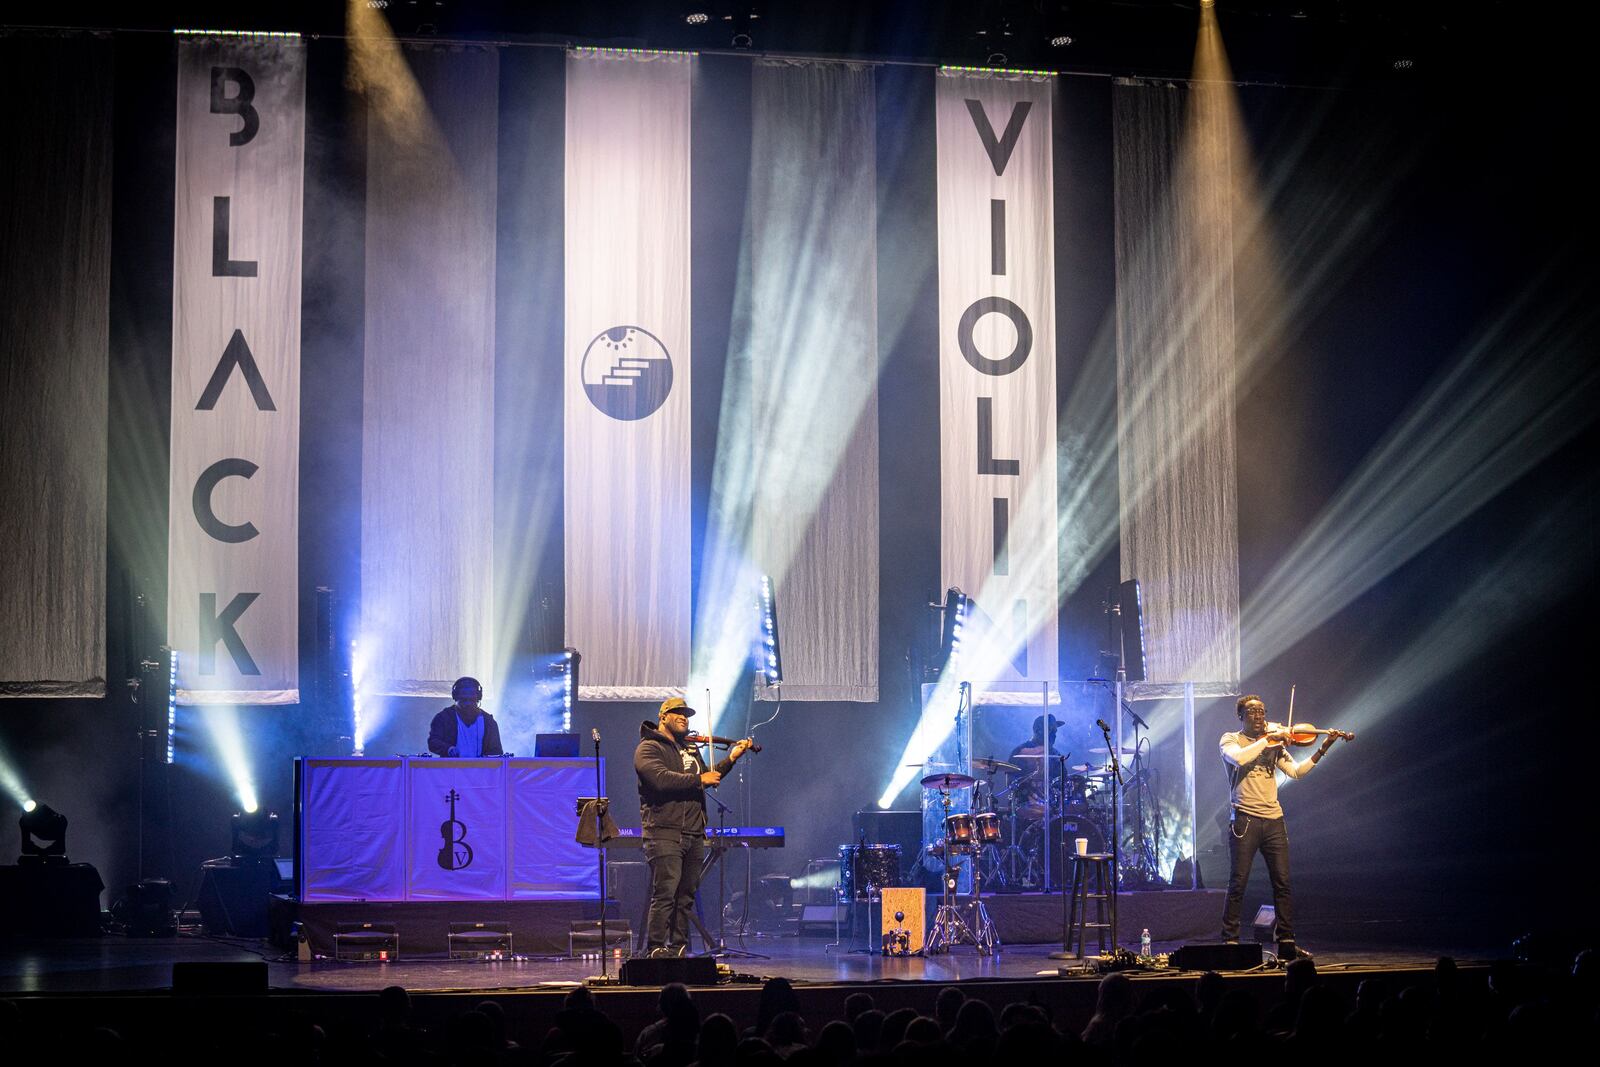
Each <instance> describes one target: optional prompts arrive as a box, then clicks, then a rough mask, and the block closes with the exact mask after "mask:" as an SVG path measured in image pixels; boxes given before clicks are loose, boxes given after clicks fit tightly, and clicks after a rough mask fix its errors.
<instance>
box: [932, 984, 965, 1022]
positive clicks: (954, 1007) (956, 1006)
mask: <svg viewBox="0 0 1600 1067" xmlns="http://www.w3.org/2000/svg"><path fill="white" fill-rule="evenodd" d="M966 1001H967V995H966V994H965V993H963V992H961V990H959V989H957V988H956V987H955V986H953V985H947V986H945V987H944V988H943V989H941V990H939V997H938V999H937V1000H935V1001H934V1002H933V1015H934V1018H935V1019H937V1020H938V1021H939V1028H940V1029H941V1030H944V1031H945V1032H946V1033H948V1032H949V1031H950V1030H952V1029H954V1028H955V1025H956V1015H957V1014H959V1013H960V1011H961V1005H963V1004H965V1003H966Z"/></svg>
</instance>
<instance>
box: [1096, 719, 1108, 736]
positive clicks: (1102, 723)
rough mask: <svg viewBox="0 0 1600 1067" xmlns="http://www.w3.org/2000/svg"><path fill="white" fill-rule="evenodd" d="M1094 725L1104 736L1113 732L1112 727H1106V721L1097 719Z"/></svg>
mask: <svg viewBox="0 0 1600 1067" xmlns="http://www.w3.org/2000/svg"><path fill="white" fill-rule="evenodd" d="M1094 724H1095V725H1096V726H1098V727H1100V732H1101V733H1103V734H1109V733H1110V732H1111V727H1109V726H1107V725H1106V721H1105V720H1104V719H1096V720H1095V721H1094Z"/></svg>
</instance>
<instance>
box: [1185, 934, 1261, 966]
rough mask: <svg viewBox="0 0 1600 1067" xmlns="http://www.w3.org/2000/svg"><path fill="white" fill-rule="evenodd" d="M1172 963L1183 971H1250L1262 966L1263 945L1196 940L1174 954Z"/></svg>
mask: <svg viewBox="0 0 1600 1067" xmlns="http://www.w3.org/2000/svg"><path fill="white" fill-rule="evenodd" d="M1172 965H1173V966H1174V967H1176V968H1178V969H1179V970H1183V971H1248V970H1251V969H1252V968H1255V967H1259V966H1261V946H1260V945H1258V944H1255V943H1254V942H1249V941H1247V942H1244V943H1241V944H1237V945H1230V944H1228V943H1226V942H1223V941H1194V942H1190V943H1189V944H1187V945H1184V946H1183V947H1182V948H1180V949H1179V950H1178V951H1176V952H1174V953H1173V954H1172Z"/></svg>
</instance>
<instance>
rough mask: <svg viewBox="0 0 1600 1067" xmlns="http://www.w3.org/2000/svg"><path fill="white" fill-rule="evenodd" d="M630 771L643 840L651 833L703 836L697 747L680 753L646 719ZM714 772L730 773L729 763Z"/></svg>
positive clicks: (703, 796)
mask: <svg viewBox="0 0 1600 1067" xmlns="http://www.w3.org/2000/svg"><path fill="white" fill-rule="evenodd" d="M682 752H688V753H689V755H690V756H691V757H692V758H693V760H694V765H695V769H694V770H693V771H686V770H684V769H683V757H682V756H681V755H680V753H682ZM633 769H634V771H635V772H636V773H637V774H638V775H639V828H640V831H641V833H642V834H643V836H645V837H654V836H656V834H655V833H653V831H669V832H670V831H674V830H676V831H680V832H683V833H696V834H698V833H704V832H705V828H706V791H705V786H703V785H701V784H700V775H701V774H703V773H704V772H705V769H706V764H705V760H703V759H702V758H701V757H700V750H699V749H698V748H697V747H695V746H693V745H691V746H689V748H687V749H680V748H679V747H678V744H677V742H675V741H673V740H672V737H671V736H670V735H668V734H667V733H666V732H665V731H663V730H661V729H659V728H658V727H657V725H656V724H655V723H653V722H651V721H650V720H648V719H646V720H645V721H644V722H642V723H640V724H639V747H638V748H636V749H634V750H633ZM715 769H716V770H717V771H718V772H719V773H721V774H727V773H728V772H729V771H730V770H732V769H733V760H732V759H731V758H729V759H724V760H723V761H722V762H721V763H719V764H717V766H716V768H715Z"/></svg>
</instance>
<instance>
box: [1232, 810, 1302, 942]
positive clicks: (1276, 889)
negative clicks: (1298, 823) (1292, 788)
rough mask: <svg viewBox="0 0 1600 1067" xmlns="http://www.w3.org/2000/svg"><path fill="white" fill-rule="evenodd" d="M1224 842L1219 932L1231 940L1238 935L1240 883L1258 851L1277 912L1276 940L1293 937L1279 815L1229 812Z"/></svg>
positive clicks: (1285, 851)
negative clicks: (1225, 887)
mask: <svg viewBox="0 0 1600 1067" xmlns="http://www.w3.org/2000/svg"><path fill="white" fill-rule="evenodd" d="M1222 832H1223V833H1224V834H1226V835H1227V845H1228V903H1227V905H1226V906H1225V907H1224V908H1223V910H1222V936H1223V938H1224V939H1225V940H1228V941H1232V940H1235V939H1236V938H1238V936H1239V907H1240V905H1241V903H1243V901H1244V887H1245V885H1246V884H1247V883H1248V882H1249V881H1250V865H1251V864H1252V863H1254V862H1255V858H1256V853H1257V852H1260V853H1261V855H1262V857H1263V858H1264V859H1265V860H1266V861H1267V878H1268V879H1270V880H1271V882H1272V906H1273V907H1274V908H1275V909H1276V910H1277V913H1278V940H1279V941H1293V940H1294V899H1293V898H1292V897H1291V896H1290V895H1289V830H1288V828H1287V827H1286V826H1284V824H1283V820H1282V819H1263V818H1261V817H1260V816H1258V815H1246V814H1245V813H1244V812H1242V811H1235V812H1234V813H1233V822H1232V823H1231V824H1230V825H1229V826H1227V827H1225V828H1224V829H1223V831H1222Z"/></svg>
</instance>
